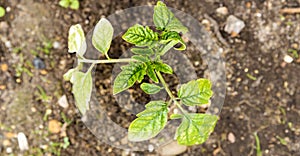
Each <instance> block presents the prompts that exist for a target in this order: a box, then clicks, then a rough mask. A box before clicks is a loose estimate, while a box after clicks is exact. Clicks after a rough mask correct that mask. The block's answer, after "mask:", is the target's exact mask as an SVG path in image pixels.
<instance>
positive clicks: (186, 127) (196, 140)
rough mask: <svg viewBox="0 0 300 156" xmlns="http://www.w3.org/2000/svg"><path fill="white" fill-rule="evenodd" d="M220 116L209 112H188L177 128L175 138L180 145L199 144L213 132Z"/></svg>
mask: <svg viewBox="0 0 300 156" xmlns="http://www.w3.org/2000/svg"><path fill="white" fill-rule="evenodd" d="M217 121H218V117H217V116H215V115H209V114H186V115H185V116H184V118H183V119H182V123H181V124H180V125H179V127H178V128H177V130H176V134H175V139H176V140H177V141H178V144H180V145H187V146H191V145H199V144H202V143H204V142H205V141H206V140H207V139H208V137H209V135H210V134H211V133H212V132H213V130H214V128H215V126H216V123H217Z"/></svg>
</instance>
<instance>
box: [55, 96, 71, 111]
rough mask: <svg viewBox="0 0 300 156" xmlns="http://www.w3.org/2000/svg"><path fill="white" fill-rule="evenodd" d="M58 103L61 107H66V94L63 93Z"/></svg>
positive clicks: (67, 104)
mask: <svg viewBox="0 0 300 156" xmlns="http://www.w3.org/2000/svg"><path fill="white" fill-rule="evenodd" d="M58 104H59V105H60V106H61V107H63V108H68V107H69V103H68V100H67V96H66V95H63V96H62V97H60V98H59V100H58Z"/></svg>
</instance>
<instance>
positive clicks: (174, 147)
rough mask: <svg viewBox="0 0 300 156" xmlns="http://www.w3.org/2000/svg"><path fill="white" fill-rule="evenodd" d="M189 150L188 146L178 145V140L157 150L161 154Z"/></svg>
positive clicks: (169, 155) (168, 155) (172, 153)
mask: <svg viewBox="0 0 300 156" xmlns="http://www.w3.org/2000/svg"><path fill="white" fill-rule="evenodd" d="M186 150H187V146H183V145H178V143H177V142H176V141H173V142H171V143H169V144H167V145H165V146H162V147H159V149H158V150H157V151H158V153H159V154H160V155H163V156H171V155H179V154H181V153H184V152H185V151H186Z"/></svg>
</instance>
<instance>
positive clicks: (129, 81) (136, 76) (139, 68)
mask: <svg viewBox="0 0 300 156" xmlns="http://www.w3.org/2000/svg"><path fill="white" fill-rule="evenodd" d="M121 69H122V72H121V73H119V75H118V76H117V77H116V79H115V81H114V86H113V93H114V95H115V94H118V93H120V92H122V91H124V90H126V89H128V88H130V87H131V86H133V85H134V83H135V82H136V81H138V82H141V81H142V80H143V79H144V75H145V74H146V69H147V67H146V65H145V64H144V63H140V62H139V63H130V64H129V65H126V66H122V67H121Z"/></svg>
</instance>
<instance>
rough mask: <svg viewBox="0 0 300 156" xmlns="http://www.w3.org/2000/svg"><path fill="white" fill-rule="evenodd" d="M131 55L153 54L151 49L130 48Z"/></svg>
mask: <svg viewBox="0 0 300 156" xmlns="http://www.w3.org/2000/svg"><path fill="white" fill-rule="evenodd" d="M131 51H132V53H134V54H137V55H147V56H149V55H152V54H154V52H153V50H152V49H149V48H132V49H131Z"/></svg>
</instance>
